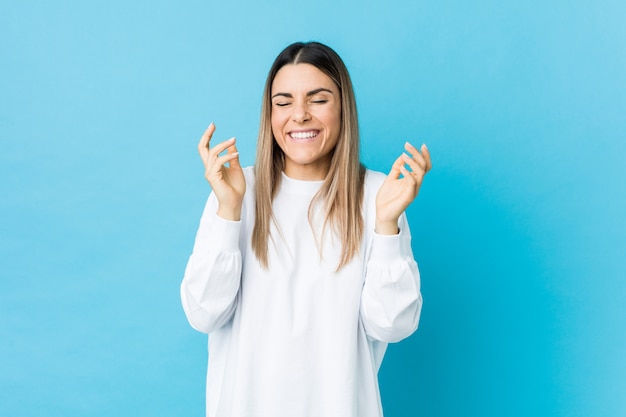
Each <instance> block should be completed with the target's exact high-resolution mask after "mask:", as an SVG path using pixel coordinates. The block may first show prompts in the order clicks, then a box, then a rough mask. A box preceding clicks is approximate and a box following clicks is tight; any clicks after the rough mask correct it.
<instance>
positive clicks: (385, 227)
mask: <svg viewBox="0 0 626 417" xmlns="http://www.w3.org/2000/svg"><path fill="white" fill-rule="evenodd" d="M374 231H375V232H376V233H378V234H379V235H397V234H398V233H399V232H400V230H399V229H398V221H397V220H396V221H380V220H376V225H375V229H374Z"/></svg>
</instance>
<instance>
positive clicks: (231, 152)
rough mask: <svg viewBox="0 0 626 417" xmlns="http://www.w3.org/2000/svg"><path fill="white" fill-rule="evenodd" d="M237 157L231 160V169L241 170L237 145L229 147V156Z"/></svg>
mask: <svg viewBox="0 0 626 417" xmlns="http://www.w3.org/2000/svg"><path fill="white" fill-rule="evenodd" d="M235 154H236V156H235V157H234V158H233V159H231V160H230V162H229V164H230V167H231V168H241V164H240V163H239V153H238V152H237V146H236V145H235V144H233V145H232V146H229V147H228V155H235Z"/></svg>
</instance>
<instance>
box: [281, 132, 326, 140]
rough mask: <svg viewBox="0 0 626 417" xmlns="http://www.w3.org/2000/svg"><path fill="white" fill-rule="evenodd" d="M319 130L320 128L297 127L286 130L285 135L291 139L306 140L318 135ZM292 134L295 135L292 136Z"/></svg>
mask: <svg viewBox="0 0 626 417" xmlns="http://www.w3.org/2000/svg"><path fill="white" fill-rule="evenodd" d="M320 132H321V130H320V129H299V130H291V131H289V132H287V136H289V138H290V139H291V140H296V141H302V142H307V141H313V140H315V139H316V138H317V137H318V136H319V135H320ZM294 134H295V135H296V137H294V136H292V135H294ZM297 136H300V137H297Z"/></svg>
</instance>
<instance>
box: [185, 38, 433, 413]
mask: <svg viewBox="0 0 626 417" xmlns="http://www.w3.org/2000/svg"><path fill="white" fill-rule="evenodd" d="M214 131H215V126H214V125H213V124H211V125H210V126H209V128H208V129H207V130H206V132H205V133H204V135H203V136H202V138H201V140H200V143H199V145H198V149H199V152H200V156H201V158H202V161H203V163H204V165H205V177H206V179H207V180H208V182H209V183H210V185H211V187H212V189H213V192H212V193H211V195H210V196H209V199H208V201H207V204H206V207H205V210H204V213H203V215H202V219H201V220H200V227H199V230H198V233H197V236H196V241H195V245H194V248H193V253H192V255H191V257H190V259H189V262H188V264H187V268H186V270H185V276H184V278H183V282H182V286H181V298H182V303H183V307H184V310H185V313H186V315H187V318H188V320H189V322H190V324H191V325H192V327H194V328H195V329H197V330H199V331H201V332H205V333H209V364H208V375H207V416H210V417H225V416H228V417H255V416H271V417H280V416H285V417H300V416H341V417H347V416H358V417H370V416H371V417H380V416H382V407H381V401H380V394H379V389H378V381H377V373H378V369H379V367H380V364H381V361H382V359H383V355H384V353H385V349H386V346H387V343H389V342H396V341H399V340H401V339H403V338H405V337H407V336H409V335H410V334H411V333H413V332H414V331H415V329H416V328H417V323H418V321H419V315H420V311H421V306H422V298H421V294H420V278H419V272H418V269H417V265H416V263H415V261H414V259H413V254H412V251H411V245H410V233H409V228H408V224H407V221H406V218H405V216H404V210H405V209H406V208H407V206H408V205H409V204H410V203H411V202H412V201H413V199H414V198H415V197H416V196H417V193H418V190H419V188H420V185H421V183H422V179H423V177H424V175H425V173H426V172H427V171H428V170H430V168H431V161H430V155H429V153H428V150H427V149H426V147H425V146H422V148H421V152H420V151H419V150H418V149H416V148H414V147H413V146H411V145H410V144H408V143H407V144H406V145H405V150H406V153H403V154H402V155H400V156H399V157H398V159H396V161H395V162H394V163H393V165H392V168H391V171H390V173H389V175H387V176H385V175H383V174H380V173H376V172H373V171H368V170H366V169H365V168H364V167H363V166H362V165H361V163H360V161H359V135H358V124H357V113H356V104H355V99H354V92H353V89H352V84H351V81H350V77H349V74H348V71H347V70H346V68H345V66H344V64H343V62H342V61H341V58H340V57H339V56H338V55H337V54H336V53H335V52H334V51H333V50H332V49H330V48H329V47H327V46H325V45H322V44H319V43H315V42H310V43H295V44H292V45H290V46H288V47H287V48H286V49H285V50H284V51H282V52H281V54H280V55H279V56H278V57H277V58H276V60H275V62H274V64H273V65H272V68H271V69H270V72H269V75H268V78H267V82H266V84H265V90H264V94H263V105H262V114H261V126H260V132H259V139H258V146H257V156H256V164H255V166H254V167H253V168H252V167H250V168H245V169H242V167H241V166H240V164H239V156H238V152H237V148H236V145H235V138H231V139H229V140H227V141H224V142H221V143H218V144H215V145H213V144H212V143H211V139H212V136H213V133H214ZM224 151H226V153H225V154H223V152H224Z"/></svg>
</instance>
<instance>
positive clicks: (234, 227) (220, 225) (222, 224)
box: [211, 214, 241, 252]
mask: <svg viewBox="0 0 626 417" xmlns="http://www.w3.org/2000/svg"><path fill="white" fill-rule="evenodd" d="M213 216H214V217H213V227H212V228H211V229H212V232H213V236H212V237H211V238H212V239H214V240H220V242H221V244H220V246H221V247H222V248H223V249H224V250H225V251H227V252H235V251H238V250H239V232H240V230H241V220H237V221H233V220H226V219H224V218H222V217H220V216H218V215H217V214H214V215H213Z"/></svg>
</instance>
